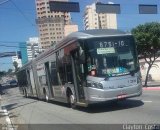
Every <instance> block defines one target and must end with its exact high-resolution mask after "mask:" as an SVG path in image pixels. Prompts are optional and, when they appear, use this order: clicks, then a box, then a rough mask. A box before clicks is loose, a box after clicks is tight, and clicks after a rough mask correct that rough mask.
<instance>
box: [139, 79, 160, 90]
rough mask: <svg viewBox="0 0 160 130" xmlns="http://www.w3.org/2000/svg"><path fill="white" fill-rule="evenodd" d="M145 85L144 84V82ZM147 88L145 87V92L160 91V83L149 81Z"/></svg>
mask: <svg viewBox="0 0 160 130" xmlns="http://www.w3.org/2000/svg"><path fill="white" fill-rule="evenodd" d="M142 84H143V85H144V82H142ZM147 85H148V86H147V87H143V90H160V81H149V82H148V83H147Z"/></svg>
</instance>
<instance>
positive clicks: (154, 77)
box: [139, 58, 160, 81]
mask: <svg viewBox="0 0 160 130" xmlns="http://www.w3.org/2000/svg"><path fill="white" fill-rule="evenodd" d="M139 62H140V69H141V74H142V80H143V81H145V78H146V74H147V70H148V64H147V63H146V61H145V60H144V59H141V60H140V61H139ZM149 81H160V58H158V59H157V60H156V61H155V62H154V64H153V65H152V68H151V69H150V72H149Z"/></svg>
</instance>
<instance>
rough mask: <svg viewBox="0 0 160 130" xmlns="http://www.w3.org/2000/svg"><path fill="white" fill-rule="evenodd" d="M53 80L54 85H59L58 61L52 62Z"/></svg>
mask: <svg viewBox="0 0 160 130" xmlns="http://www.w3.org/2000/svg"><path fill="white" fill-rule="evenodd" d="M51 82H52V85H59V83H58V76H57V69H56V62H51Z"/></svg>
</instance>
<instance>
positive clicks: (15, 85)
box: [9, 80, 18, 87]
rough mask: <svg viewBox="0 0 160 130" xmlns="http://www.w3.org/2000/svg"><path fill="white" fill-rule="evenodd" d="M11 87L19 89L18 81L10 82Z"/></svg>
mask: <svg viewBox="0 0 160 130" xmlns="http://www.w3.org/2000/svg"><path fill="white" fill-rule="evenodd" d="M9 85H10V86H11V87H17V85H18V84H17V81H16V80H11V81H10V82H9Z"/></svg>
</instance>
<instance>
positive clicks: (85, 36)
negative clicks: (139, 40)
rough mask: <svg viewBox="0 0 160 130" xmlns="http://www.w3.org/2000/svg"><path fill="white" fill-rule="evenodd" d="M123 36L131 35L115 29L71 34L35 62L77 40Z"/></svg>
mask: <svg viewBox="0 0 160 130" xmlns="http://www.w3.org/2000/svg"><path fill="white" fill-rule="evenodd" d="M125 35H131V34H129V33H126V32H124V31H121V30H117V29H93V30H84V31H78V32H73V33H71V34H70V35H68V36H67V37H65V38H64V39H63V40H62V41H61V42H60V43H58V44H57V45H56V46H55V47H51V48H49V49H47V50H45V52H43V53H42V54H40V55H38V56H37V58H36V59H35V60H36V61H37V60H39V59H41V58H42V57H44V56H46V55H48V54H49V53H51V52H53V51H54V50H55V49H57V48H59V47H60V46H63V45H64V44H66V43H68V42H71V41H76V40H78V39H89V38H96V37H110V36H125ZM31 63H32V62H31ZM27 65H29V64H26V66H27ZM24 68H25V66H24Z"/></svg>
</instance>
